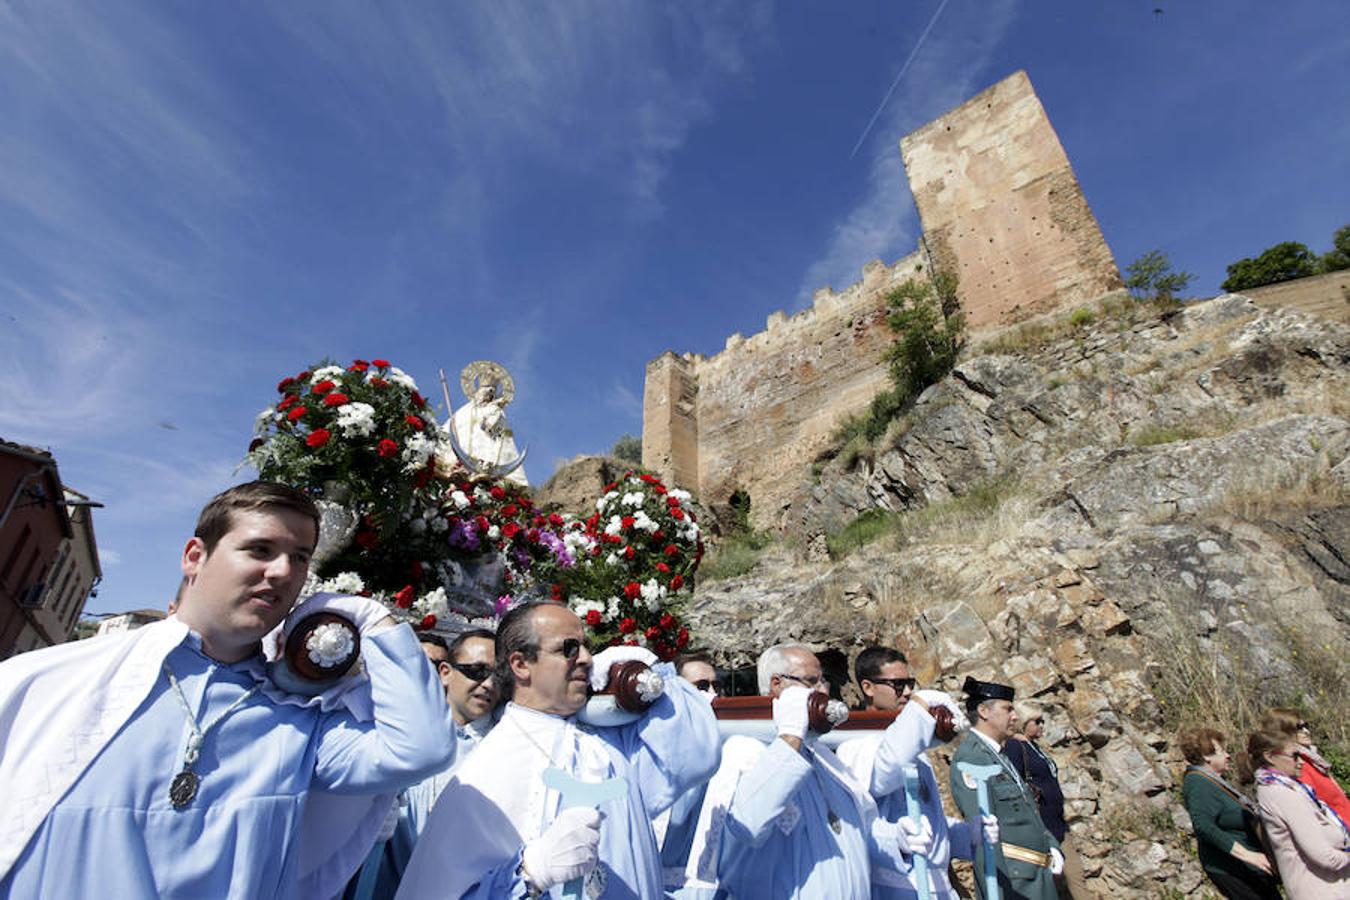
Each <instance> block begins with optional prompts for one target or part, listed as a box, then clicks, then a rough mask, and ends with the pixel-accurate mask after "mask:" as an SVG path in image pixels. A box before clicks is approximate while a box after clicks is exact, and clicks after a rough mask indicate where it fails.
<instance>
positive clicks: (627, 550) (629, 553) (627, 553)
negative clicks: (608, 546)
mask: <svg viewBox="0 0 1350 900" xmlns="http://www.w3.org/2000/svg"><path fill="white" fill-rule="evenodd" d="M623 558H624V559H632V558H633V548H632V547H631V546H628V547H624V548H623Z"/></svg>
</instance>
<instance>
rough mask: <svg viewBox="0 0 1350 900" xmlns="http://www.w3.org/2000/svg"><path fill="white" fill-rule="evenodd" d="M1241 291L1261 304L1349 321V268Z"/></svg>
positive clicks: (1337, 320) (1339, 320) (1334, 319)
mask: <svg viewBox="0 0 1350 900" xmlns="http://www.w3.org/2000/svg"><path fill="white" fill-rule="evenodd" d="M1241 293H1242V295H1243V296H1244V297H1250V298H1252V301H1253V302H1255V303H1256V304H1257V305H1258V306H1264V307H1267V308H1271V309H1274V308H1277V307H1283V308H1287V309H1293V310H1297V311H1299V312H1305V313H1312V314H1313V315H1318V316H1321V317H1322V318H1324V319H1332V320H1333V321H1336V322H1350V269H1346V270H1343V271H1340V272H1328V273H1327V274H1325V275H1313V276H1311V277H1309V278H1299V279H1296V280H1294V281H1282V282H1280V283H1279V284H1268V285H1265V286H1264V287H1258V288H1247V289H1246V290H1245V291H1242V292H1241Z"/></svg>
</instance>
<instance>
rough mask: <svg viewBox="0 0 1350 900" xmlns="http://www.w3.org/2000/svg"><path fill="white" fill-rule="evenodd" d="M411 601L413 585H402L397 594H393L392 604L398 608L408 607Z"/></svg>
mask: <svg viewBox="0 0 1350 900" xmlns="http://www.w3.org/2000/svg"><path fill="white" fill-rule="evenodd" d="M412 602H413V586H412V585H411V584H409V585H404V586H403V587H402V588H401V589H400V590H399V592H398V593H397V594H395V595H394V605H395V606H397V607H398V608H399V609H408V608H409V607H411V606H412Z"/></svg>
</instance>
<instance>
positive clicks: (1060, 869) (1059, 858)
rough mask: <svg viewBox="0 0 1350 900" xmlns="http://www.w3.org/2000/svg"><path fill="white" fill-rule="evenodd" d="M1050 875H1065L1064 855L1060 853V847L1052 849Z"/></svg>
mask: <svg viewBox="0 0 1350 900" xmlns="http://www.w3.org/2000/svg"><path fill="white" fill-rule="evenodd" d="M1050 874H1051V875H1062V874H1064V854H1063V853H1061V852H1060V851H1059V848H1058V847H1051V848H1050Z"/></svg>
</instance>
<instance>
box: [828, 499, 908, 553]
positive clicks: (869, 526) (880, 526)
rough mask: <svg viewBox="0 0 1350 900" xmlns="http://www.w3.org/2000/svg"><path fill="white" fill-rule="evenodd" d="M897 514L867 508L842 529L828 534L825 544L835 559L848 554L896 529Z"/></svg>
mask: <svg viewBox="0 0 1350 900" xmlns="http://www.w3.org/2000/svg"><path fill="white" fill-rule="evenodd" d="M896 517H897V514H896V513H893V512H888V511H887V510H884V509H865V510H863V511H862V512H861V513H859V514H858V517H857V518H856V519H854V520H853V521H852V522H849V523H848V524H847V525H845V526H844V527H843V529H841V530H840V531H838V532H836V533H834V534H831V535H828V536H826V538H825V545H826V547H828V548H829V551H830V556H832V557H834V558H835V559H839V558H840V557H844V556H847V555H848V554H850V553H852V552H853V551H854V550H857V549H858V548H860V547H866V546H867V545H868V544H871V543H874V542H875V541H876V540H877V539H878V538H881V537H882V536H883V535H886V534H889V533H891V532H893V531H894V530H895V520H896Z"/></svg>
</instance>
